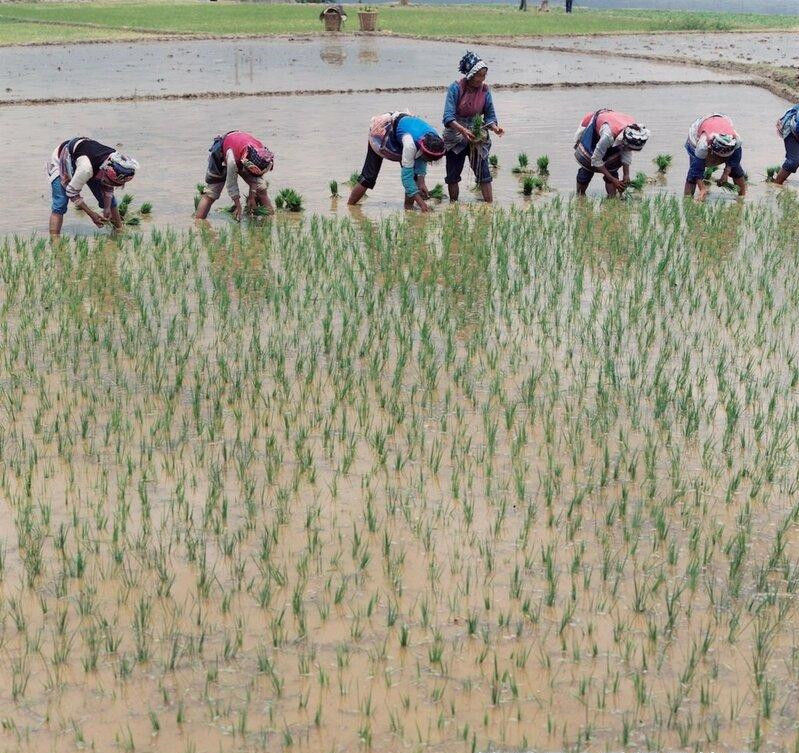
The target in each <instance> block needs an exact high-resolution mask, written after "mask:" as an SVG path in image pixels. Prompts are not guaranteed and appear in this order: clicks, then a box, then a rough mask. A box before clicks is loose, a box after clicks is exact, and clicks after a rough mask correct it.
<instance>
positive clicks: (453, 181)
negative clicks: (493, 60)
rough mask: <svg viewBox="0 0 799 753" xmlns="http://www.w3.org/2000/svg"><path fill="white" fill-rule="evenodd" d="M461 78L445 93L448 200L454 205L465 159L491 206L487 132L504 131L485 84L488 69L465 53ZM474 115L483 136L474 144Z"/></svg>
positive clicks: (500, 133) (501, 132) (470, 54)
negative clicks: (480, 117) (479, 122)
mask: <svg viewBox="0 0 799 753" xmlns="http://www.w3.org/2000/svg"><path fill="white" fill-rule="evenodd" d="M458 70H460V72H461V73H462V74H463V78H462V79H460V80H459V81H454V82H453V83H452V84H450V86H449V89H447V98H446V100H445V102H444V133H443V136H444V144H445V146H446V148H447V177H446V183H447V188H448V189H449V198H450V199H451V200H452V201H457V199H458V194H459V187H458V184H459V183H460V181H461V175H462V174H463V166H464V164H465V162H466V157H467V156H468V158H469V165H470V167H471V168H472V171H473V172H474V177H475V180H476V181H477V184H478V185H479V186H480V191H481V192H482V194H483V200H484V201H486V202H489V203H490V202H491V201H493V199H494V194H493V191H492V188H491V180H492V178H491V169H490V167H489V165H488V153H489V152H490V151H491V139H490V138H489V136H488V132H489V131H493V132H494V133H496V134H497V136H502V134H503V133H505V129H504V128H502V127H501V126H500V125H499V124H498V123H497V114H496V112H495V111H494V102H493V100H492V98H491V92H490V91H489V90H488V87H487V86H486V84H485V80H486V74H487V73H488V66H487V65H486V64H485V63H484V62H483V61H482V60H481V59H480V58H479V57H478V56H477V55H475V53H473V52H467V53H466V54H465V55H464V56H463V57H462V58H461V61H460V64H459V65H458ZM477 115H482V116H483V125H484V128H483V136H482V140H480V141H478V140H477V137H476V136H475V134H474V133H473V132H472V127H471V126H472V123H473V122H474V118H475V116H477Z"/></svg>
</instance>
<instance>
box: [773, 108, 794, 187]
mask: <svg viewBox="0 0 799 753" xmlns="http://www.w3.org/2000/svg"><path fill="white" fill-rule="evenodd" d="M777 133H778V134H779V135H780V138H781V139H782V140H783V141H784V142H785V162H783V163H782V167H781V168H780V171H779V172H778V173H777V177H776V178H774V182H775V183H777V184H778V185H780V186H781V185H782V184H783V183H785V181H786V180H788V178H789V177H790V176H791V175H793V174H794V173H795V172H796V171H797V170H799V105H794V106H793V107H789V108H788V109H787V110H786V111H785V112H784V113H783V114H782V117H781V118H780V119H779V120H778V121H777Z"/></svg>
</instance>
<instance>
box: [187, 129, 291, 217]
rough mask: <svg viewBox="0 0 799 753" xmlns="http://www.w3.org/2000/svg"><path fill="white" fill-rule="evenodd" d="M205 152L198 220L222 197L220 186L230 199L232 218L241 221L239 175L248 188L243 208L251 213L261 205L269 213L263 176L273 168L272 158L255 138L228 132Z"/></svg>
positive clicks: (268, 202) (265, 183)
mask: <svg viewBox="0 0 799 753" xmlns="http://www.w3.org/2000/svg"><path fill="white" fill-rule="evenodd" d="M209 151H210V152H211V154H210V156H209V157H208V170H207V172H206V175H205V190H204V191H203V195H202V197H201V198H200V203H199V204H198V205H197V213H196V214H195V217H196V218H197V219H198V220H204V219H205V218H206V217H207V216H208V212H209V210H210V209H211V205H212V204H213V203H214V202H215V201H216V200H217V199H218V198H219V197H220V196H221V195H222V187H223V186H225V187H226V188H227V191H228V194H230V198H231V199H233V216H234V217H235V218H236V219H237V220H240V219H241V213H242V207H241V195H240V194H239V176H241V177H242V178H243V179H244V182H245V183H246V184H247V185H248V186H249V187H250V192H249V195H248V196H247V208H248V209H250V210H254V209H255V208H256V207H257V206H262V207H265V208H266V209H267V211H269V212H272V211H273V210H272V202H271V201H270V200H269V194H268V193H267V188H268V186H269V183H268V182H267V180H266V174H267V173H268V172H269V171H270V170H271V169H272V168H273V167H274V164H275V157H274V155H273V154H272V152H270V151H269V150H268V149H267V148H266V147H265V146H264V145H263V144H262V143H261V142H260V141H259V140H258V139H256V138H255V136H252V135H251V134H249V133H245V132H244V131H229V132H228V133H226V134H225V135H224V136H217V137H216V138H215V139H214V143H213V144H212V145H211V148H210V149H209Z"/></svg>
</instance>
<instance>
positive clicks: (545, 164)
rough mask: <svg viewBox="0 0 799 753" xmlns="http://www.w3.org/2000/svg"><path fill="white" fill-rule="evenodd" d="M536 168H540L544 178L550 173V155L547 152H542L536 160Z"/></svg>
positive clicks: (539, 171)
mask: <svg viewBox="0 0 799 753" xmlns="http://www.w3.org/2000/svg"><path fill="white" fill-rule="evenodd" d="M535 164H536V168H537V169H538V174H539V175H540V176H541V177H542V178H546V177H547V176H548V175H549V157H548V156H547V155H546V154H542V155H541V156H540V157H539V158H538V159H537V160H536V163H535Z"/></svg>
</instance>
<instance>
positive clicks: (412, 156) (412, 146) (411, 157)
mask: <svg viewBox="0 0 799 753" xmlns="http://www.w3.org/2000/svg"><path fill="white" fill-rule="evenodd" d="M414 162H416V142H415V141H414V140H413V136H411V135H410V134H409V133H406V134H405V135H404V136H403V137H402V158H401V159H400V165H401V166H402V167H413V165H414Z"/></svg>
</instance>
